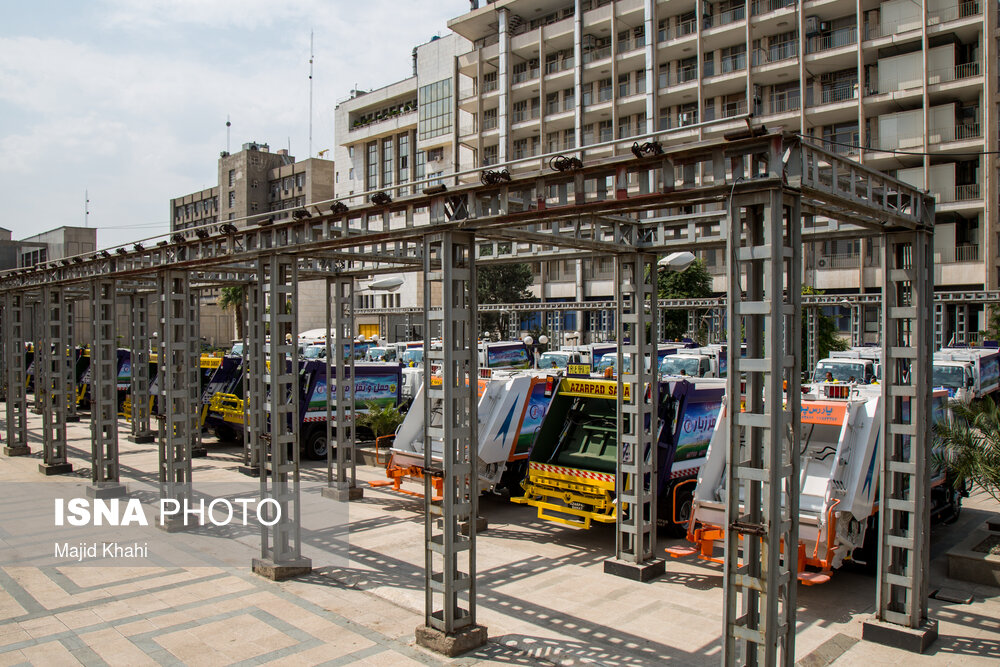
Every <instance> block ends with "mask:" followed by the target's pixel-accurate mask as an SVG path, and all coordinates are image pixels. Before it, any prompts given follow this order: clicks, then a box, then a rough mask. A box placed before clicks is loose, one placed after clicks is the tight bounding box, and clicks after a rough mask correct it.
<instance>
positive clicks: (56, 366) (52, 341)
mask: <svg viewBox="0 0 1000 667" xmlns="http://www.w3.org/2000/svg"><path fill="white" fill-rule="evenodd" d="M39 313H40V318H41V322H42V326H41V330H40V332H39V334H40V335H39V337H38V344H37V345H36V346H35V396H37V397H40V399H41V402H42V446H43V448H44V449H43V453H44V454H43V462H42V463H40V464H38V471H39V472H41V473H44V474H46V475H61V474H64V473H67V472H72V471H73V464H71V463H69V461H67V460H66V412H67V408H68V401H69V396H67V395H66V387H67V384H68V383H67V378H66V371H67V365H66V340H67V338H68V335H69V332H68V330H67V317H66V293H65V291H64V290H63V288H61V287H43V288H42V303H41V306H40V308H39Z"/></svg>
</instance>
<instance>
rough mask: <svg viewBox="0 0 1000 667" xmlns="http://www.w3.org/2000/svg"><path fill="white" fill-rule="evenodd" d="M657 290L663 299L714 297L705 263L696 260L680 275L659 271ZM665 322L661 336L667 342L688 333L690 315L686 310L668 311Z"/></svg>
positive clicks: (663, 270) (673, 272) (710, 277)
mask: <svg viewBox="0 0 1000 667" xmlns="http://www.w3.org/2000/svg"><path fill="white" fill-rule="evenodd" d="M656 288H657V294H658V295H659V297H660V298H661V299H703V298H705V297H709V296H712V276H711V275H709V273H708V270H707V269H706V268H705V262H703V261H702V260H700V259H696V260H695V261H694V263H692V264H691V266H689V267H688V268H686V269H685V270H683V271H681V272H680V273H677V272H675V271H667V270H665V269H661V270H659V272H658V274H657V277H656ZM663 322H664V328H663V331H662V332H661V335H662V336H663V337H664V339H665V340H673V339H675V338H681V337H682V336H684V335H685V334H686V333H687V328H688V315H687V311H685V310H671V311H668V312H667V313H666V315H665V316H664V318H663Z"/></svg>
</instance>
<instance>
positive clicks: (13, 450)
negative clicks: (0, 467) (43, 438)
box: [3, 445, 31, 456]
mask: <svg viewBox="0 0 1000 667" xmlns="http://www.w3.org/2000/svg"><path fill="white" fill-rule="evenodd" d="M3 455H4V456H31V447H28V446H27V445H15V446H13V447H4V448H3Z"/></svg>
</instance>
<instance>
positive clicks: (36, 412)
mask: <svg viewBox="0 0 1000 667" xmlns="http://www.w3.org/2000/svg"><path fill="white" fill-rule="evenodd" d="M31 414H33V415H40V414H42V409H41V408H38V407H35V408H31Z"/></svg>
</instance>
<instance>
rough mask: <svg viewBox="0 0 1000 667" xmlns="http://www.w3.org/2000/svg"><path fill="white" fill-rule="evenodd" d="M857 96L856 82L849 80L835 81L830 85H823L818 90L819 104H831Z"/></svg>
mask: <svg viewBox="0 0 1000 667" xmlns="http://www.w3.org/2000/svg"><path fill="white" fill-rule="evenodd" d="M857 97H858V82H857V81H849V82H845V83H835V84H833V85H832V86H823V88H822V89H821V90H820V98H819V99H820V104H833V103H835V102H844V101H846V100H854V99H857Z"/></svg>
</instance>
